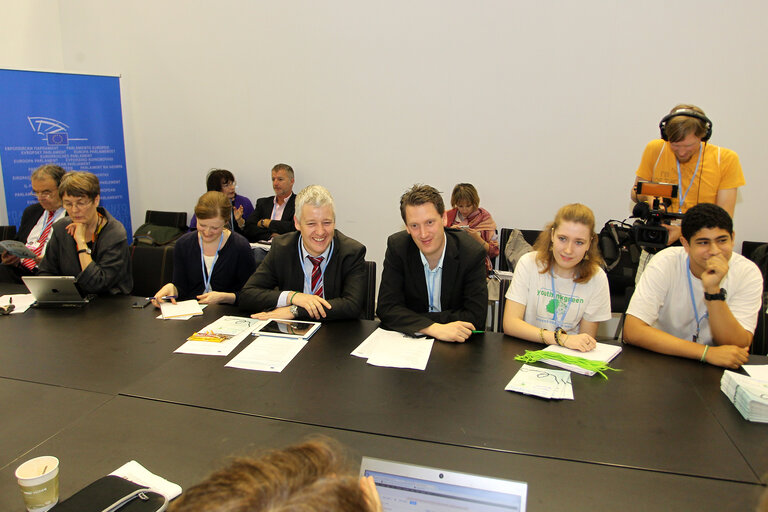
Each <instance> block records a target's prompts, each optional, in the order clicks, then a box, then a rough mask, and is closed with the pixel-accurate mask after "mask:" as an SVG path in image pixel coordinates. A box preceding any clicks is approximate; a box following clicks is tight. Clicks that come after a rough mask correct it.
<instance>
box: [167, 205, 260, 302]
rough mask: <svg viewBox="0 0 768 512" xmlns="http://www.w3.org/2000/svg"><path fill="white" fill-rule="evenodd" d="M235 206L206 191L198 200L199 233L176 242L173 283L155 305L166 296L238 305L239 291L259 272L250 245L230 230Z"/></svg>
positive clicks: (194, 232) (174, 298)
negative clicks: (229, 225)
mask: <svg viewBox="0 0 768 512" xmlns="http://www.w3.org/2000/svg"><path fill="white" fill-rule="evenodd" d="M231 215H232V204H231V203H230V201H229V198H228V197H227V196H225V195H224V194H223V193H221V192H216V191H212V192H206V193H205V194H203V195H202V196H200V199H199V200H198V201H197V206H195V217H196V218H197V222H196V230H195V231H191V232H189V233H186V234H185V235H183V236H182V237H181V238H179V239H178V240H177V241H176V245H175V246H174V249H173V282H170V283H168V284H166V285H165V286H163V287H162V288H160V290H159V291H158V292H157V293H156V294H155V297H154V298H153V300H152V303H153V304H154V305H155V306H158V307H159V305H160V302H162V300H163V299H162V298H163V297H168V299H166V300H170V301H171V302H176V299H179V300H188V299H197V300H198V301H199V302H200V303H201V304H236V303H237V298H238V294H239V293H240V289H241V288H242V287H243V285H244V284H245V282H246V281H247V280H248V278H249V277H251V274H253V272H254V271H255V270H256V260H255V259H254V258H253V252H252V251H251V245H250V244H249V243H248V240H246V239H245V237H244V236H242V235H239V234H237V233H233V232H232V231H230V230H229V229H227V220H228V219H230V218H231Z"/></svg>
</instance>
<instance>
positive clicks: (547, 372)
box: [504, 364, 573, 400]
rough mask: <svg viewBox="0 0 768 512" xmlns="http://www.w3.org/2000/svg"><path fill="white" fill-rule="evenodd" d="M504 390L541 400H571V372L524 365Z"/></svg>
mask: <svg viewBox="0 0 768 512" xmlns="http://www.w3.org/2000/svg"><path fill="white" fill-rule="evenodd" d="M504 389H505V390H507V391H514V392H516V393H522V394H524V395H533V396H540V397H542V398H550V399H552V398H556V399H564V400H573V386H572V385H571V372H567V371H565V370H551V369H549V368H537V367H535V366H530V365H527V364H524V365H523V366H522V368H520V371H518V372H517V373H516V374H515V376H514V377H512V380H511V381H509V384H507V387H505V388H504Z"/></svg>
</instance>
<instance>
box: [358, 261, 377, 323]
mask: <svg viewBox="0 0 768 512" xmlns="http://www.w3.org/2000/svg"><path fill="white" fill-rule="evenodd" d="M365 282H366V283H368V289H367V291H366V294H365V302H364V303H363V312H362V314H361V316H360V318H362V319H363V320H373V319H374V318H375V316H376V262H375V261H366V262H365Z"/></svg>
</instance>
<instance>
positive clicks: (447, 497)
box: [360, 457, 528, 512]
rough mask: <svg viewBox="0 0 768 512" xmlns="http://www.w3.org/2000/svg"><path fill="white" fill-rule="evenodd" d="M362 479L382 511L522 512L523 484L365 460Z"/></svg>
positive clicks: (523, 503) (524, 498)
mask: <svg viewBox="0 0 768 512" xmlns="http://www.w3.org/2000/svg"><path fill="white" fill-rule="evenodd" d="M360 474H361V475H362V476H372V477H373V479H374V481H375V482H376V489H377V491H378V493H379V496H380V498H381V503H382V507H383V509H384V510H385V511H391V512H399V511H405V510H407V511H409V512H457V511H463V510H466V511H473V512H500V511H515V512H524V511H525V501H526V495H527V489H528V485H527V484H526V483H523V482H513V481H508V480H499V479H496V478H490V477H483V476H477V475H469V474H466V473H457V472H454V471H443V470H439V469H434V468H426V467H422V466H413V465H410V464H401V463H396V462H390V461H381V460H377V459H370V458H367V457H366V458H364V459H363V464H362V467H361V470H360Z"/></svg>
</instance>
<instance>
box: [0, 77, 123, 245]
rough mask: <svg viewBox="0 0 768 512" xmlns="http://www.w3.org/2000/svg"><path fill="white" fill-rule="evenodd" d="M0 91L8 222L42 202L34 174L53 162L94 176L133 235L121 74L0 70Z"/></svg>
mask: <svg viewBox="0 0 768 512" xmlns="http://www.w3.org/2000/svg"><path fill="white" fill-rule="evenodd" d="M0 97H2V98H3V115H2V116H0V166H2V177H3V185H4V187H5V201H6V206H7V208H8V222H9V223H10V224H14V225H16V226H18V225H19V222H20V220H21V214H22V213H23V211H24V208H26V207H27V206H29V205H30V204H34V203H36V202H37V199H36V198H35V197H34V196H33V195H32V185H31V184H30V179H29V177H30V175H31V174H32V171H34V170H35V169H36V168H38V167H39V166H41V165H43V164H49V163H50V164H56V165H60V166H61V167H63V168H64V169H66V170H68V171H88V172H91V173H93V174H95V175H96V176H97V177H98V178H99V183H100V186H101V205H102V206H104V207H105V208H106V209H107V210H108V211H109V212H110V213H111V214H112V215H113V216H114V217H115V218H116V219H117V220H119V221H120V222H122V223H123V225H124V226H125V230H126V231H127V232H128V237H129V238H130V237H131V233H132V232H133V230H132V228H131V212H130V202H129V197H128V182H127V175H126V168H125V143H124V138H123V114H122V108H121V105H120V82H119V78H118V77H110V76H95V75H74V74H67V73H44V72H37V71H14V70H4V69H0ZM129 241H130V240H129Z"/></svg>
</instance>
